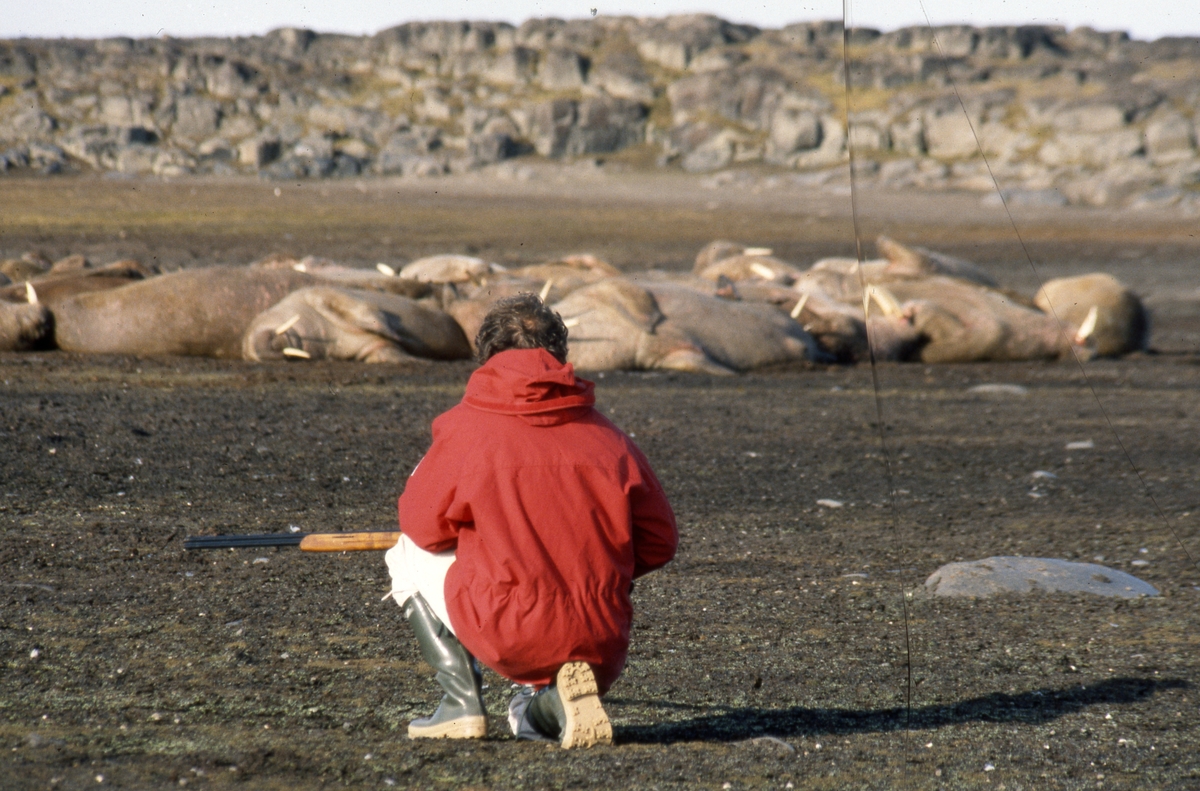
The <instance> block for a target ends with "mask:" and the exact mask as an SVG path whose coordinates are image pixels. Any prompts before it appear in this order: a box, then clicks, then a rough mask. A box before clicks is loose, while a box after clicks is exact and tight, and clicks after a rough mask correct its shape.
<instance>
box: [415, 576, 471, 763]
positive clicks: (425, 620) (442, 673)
mask: <svg viewBox="0 0 1200 791" xmlns="http://www.w3.org/2000/svg"><path fill="white" fill-rule="evenodd" d="M403 612H404V617H405V618H406V619H407V620H408V623H409V626H411V627H412V630H413V632H414V633H415V634H416V635H417V644H418V645H419V646H420V647H421V658H422V659H424V660H425V661H426V662H427V663H428V664H429V666H430V667H432V668H433V669H434V670H435V671H437V682H438V684H439V685H441V687H442V689H444V690H445V691H446V694H445V695H444V696H443V697H442V702H441V703H439V704H438V707H437V711H435V712H433V714H431V715H430V716H428V717H423V718H421V719H418V720H413V721H412V722H410V723H409V724H408V737H409V738H410V739H482V738H483V737H485V736H487V712H486V711H485V710H484V708H483V690H482V686H483V677H482V675H481V674H480V672H479V670H478V669H477V668H476V666H475V660H474V658H473V657H472V656H471V655H470V654H469V653H467V649H465V648H463V645H462V643H460V642H458V638H457V637H455V636H454V634H453V633H452V632H451V631H450V630H449V629H447V628H446V625H445V624H444V623H442V622H441V620H440V619H439V618H438V617H437V615H435V614H434V612H433V610H432V609H431V608H430V607H429V603H428V602H427V601H425V599H424V598H422V596H421V594H419V593H418V594H416V595H414V596H413V597H412V598H410V599H409V600H408V601H406V602H405V603H404V610H403Z"/></svg>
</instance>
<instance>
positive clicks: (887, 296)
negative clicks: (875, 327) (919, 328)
mask: <svg viewBox="0 0 1200 791" xmlns="http://www.w3.org/2000/svg"><path fill="white" fill-rule="evenodd" d="M867 294H868V295H869V296H870V298H871V299H873V300H875V304H876V305H878V306H879V309H880V310H881V311H883V315H885V316H887V317H889V318H894V317H896V316H903V315H904V311H903V310H901V308H900V303H899V302H897V301H896V298H895V297H894V296H892V292H890V291H888V290H887V289H886V288H884V287H882V286H867Z"/></svg>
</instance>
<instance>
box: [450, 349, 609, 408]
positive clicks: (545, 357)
mask: <svg viewBox="0 0 1200 791" xmlns="http://www.w3.org/2000/svg"><path fill="white" fill-rule="evenodd" d="M595 388H596V386H595V384H593V383H592V382H589V381H588V380H586V379H580V378H578V377H577V376H575V366H573V365H571V364H570V363H560V362H559V361H558V360H556V359H554V355H552V354H550V352H548V351H546V350H545V349H509V350H508V351H504V352H500V353H499V354H496V355H493V356H492V358H491V359H490V360H488V361H487V363H485V364H484V365H483V366H482V367H480V368H479V369H478V370H476V371H475V373H473V374H471V379H470V381H469V382H467V392H466V394H465V395H464V396H463V403H464V404H466V405H467V406H470V407H474V408H475V409H478V410H481V411H483V412H494V413H496V414H500V415H518V416H521V417H524V418H526V420H528V422H530V423H534V424H537V425H556V424H559V423H566V422H568V421H571V420H575V419H577V418H579V417H582V416H583V415H584V414H585V413H586V412H588V411H589V410H591V408H592V406H593V405H594V404H595V403H596V395H595Z"/></svg>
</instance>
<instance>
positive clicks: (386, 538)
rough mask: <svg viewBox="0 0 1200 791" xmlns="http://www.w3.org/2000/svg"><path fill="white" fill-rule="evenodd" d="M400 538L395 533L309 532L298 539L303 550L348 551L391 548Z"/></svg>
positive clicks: (397, 533)
mask: <svg viewBox="0 0 1200 791" xmlns="http://www.w3.org/2000/svg"><path fill="white" fill-rule="evenodd" d="M399 540H400V531H396V532H395V533H309V534H308V535H306V536H305V537H304V538H302V539H300V549H302V550H303V551H305V552H349V551H354V550H360V549H391V548H392V547H394V546H396V542H397V541H399Z"/></svg>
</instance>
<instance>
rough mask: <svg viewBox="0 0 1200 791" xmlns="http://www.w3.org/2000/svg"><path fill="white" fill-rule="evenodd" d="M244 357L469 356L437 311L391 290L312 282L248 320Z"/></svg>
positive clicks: (454, 327)
mask: <svg viewBox="0 0 1200 791" xmlns="http://www.w3.org/2000/svg"><path fill="white" fill-rule="evenodd" d="M242 353H243V356H244V357H245V358H246V359H247V360H272V359H275V360H279V359H285V358H291V359H304V360H359V361H361V362H368V363H382V362H401V361H403V360H407V359H410V358H411V357H425V358H429V359H434V360H459V359H464V358H467V357H470V356H471V347H470V345H469V344H468V343H467V338H466V336H465V335H463V332H462V330H461V329H460V328H459V326H458V324H457V323H456V322H455V321H454V319H453V318H452V317H451V316H449V315H447V314H445V313H443V312H442V311H440V310H438V309H436V308H433V307H429V306H428V305H425V304H422V303H420V302H417V301H416V300H412V299H408V298H407V297H402V296H398V295H396V294H386V293H381V292H378V291H363V290H353V289H340V288H329V287H327V286H318V287H314V288H304V289H301V290H299V291H295V292H293V293H291V294H289V295H288V296H287V297H285V298H284V299H283V300H282V301H281V302H279V303H278V304H276V305H274V306H272V307H271V308H269V309H267V310H266V311H264V312H262V313H260V314H259V315H258V317H257V318H255V319H254V321H253V323H252V324H251V325H250V328H249V329H248V330H247V331H246V335H245V337H244V339H243V342H242Z"/></svg>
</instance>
